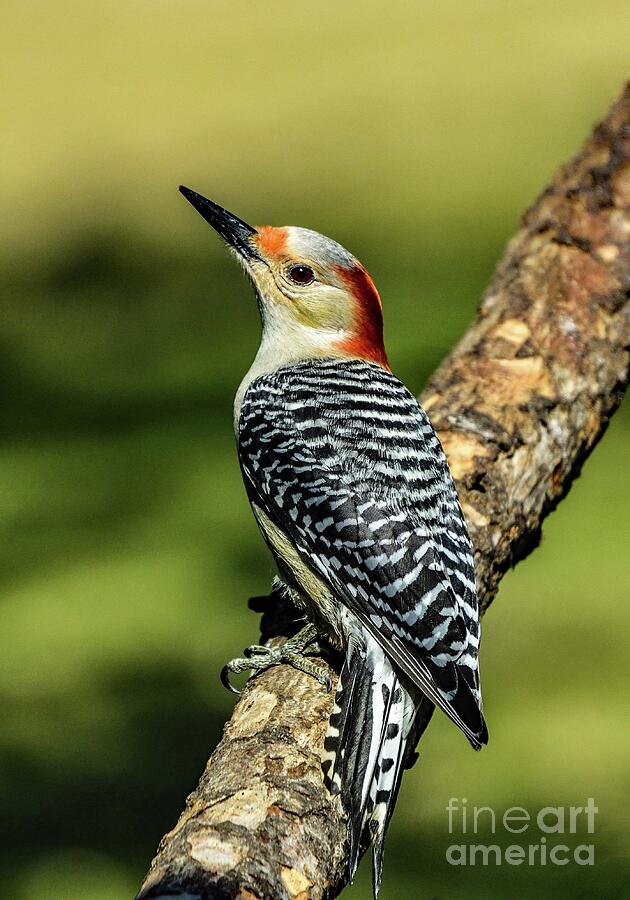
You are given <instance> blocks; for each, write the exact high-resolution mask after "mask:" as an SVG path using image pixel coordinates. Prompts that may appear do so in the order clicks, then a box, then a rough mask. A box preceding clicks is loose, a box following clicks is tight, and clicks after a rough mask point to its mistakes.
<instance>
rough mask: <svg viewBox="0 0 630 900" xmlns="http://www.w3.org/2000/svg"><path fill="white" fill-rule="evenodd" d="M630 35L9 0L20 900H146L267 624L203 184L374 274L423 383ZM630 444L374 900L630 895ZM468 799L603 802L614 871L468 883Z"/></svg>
mask: <svg viewBox="0 0 630 900" xmlns="http://www.w3.org/2000/svg"><path fill="white" fill-rule="evenodd" d="M629 38H630V5H629V4H628V3H627V0H620V2H604V3H600V4H593V3H591V2H583V0H572V2H566V0H562V2H556V3H549V2H521V3H504V2H498V0H485V2H484V0H474V2H466V3H462V2H455V0H440V2H437V0H436V2H417V3H409V2H402V0H394V2H390V3H388V4H384V3H375V2H372V0H369V2H366V0H363V2H361V3H359V2H341V3H339V2H337V3H333V2H320V3H317V4H296V3H289V2H284V0H282V2H275V0H272V2H267V3H252V2H244V0H237V2H231V3H217V2H212V0H203V2H201V0H178V2H165V0H152V2H148V0H144V2H140V0H126V2H121V0H118V2H110V3H107V4H105V3H96V2H90V0H87V2H86V0H83V2H60V0H47V2H35V0H32V2H24V0H4V3H3V11H2V37H1V38H0V41H1V44H2V48H1V49H2V52H1V53H0V69H1V70H2V76H3V77H2V84H3V90H2V93H1V94H0V108H1V109H2V123H3V128H2V141H1V144H0V154H1V165H0V184H1V190H2V196H3V211H4V212H3V215H2V217H1V218H0V271H1V273H2V282H3V288H2V297H3V302H2V321H1V333H0V341H1V345H2V355H1V360H2V361H1V366H2V383H3V386H4V392H5V393H4V401H3V407H4V412H3V416H2V426H1V427H2V436H1V445H0V453H1V457H2V465H1V478H2V487H1V492H2V522H1V525H2V542H1V544H0V557H1V571H0V577H1V579H2V595H1V599H0V660H1V663H0V703H1V710H2V728H1V729H0V791H1V796H2V802H3V814H2V820H1V824H0V828H1V829H2V837H1V840H0V868H1V873H0V883H1V884H2V886H3V888H2V893H3V896H6V897H10V898H16V900H31V898H33V900H34V898H37V900H79V898H88V900H92V898H93V900H118V898H124V897H130V896H132V894H133V893H134V891H135V890H136V889H137V887H138V885H139V883H140V881H141V879H142V876H143V874H144V872H145V870H146V867H147V865H148V862H149V860H150V858H151V856H152V854H153V852H154V850H155V847H156V845H157V842H158V840H159V838H160V836H161V835H162V833H163V832H164V831H165V830H167V829H168V828H169V827H171V826H172V825H173V824H174V822H175V820H176V818H177V815H178V813H179V811H180V808H181V806H182V802H183V800H184V797H185V796H186V794H187V792H188V791H190V790H191V789H192V788H193V786H194V785H195V783H196V780H197V777H198V775H199V774H200V772H201V771H202V768H203V765H204V762H205V760H206V757H207V755H208V753H209V751H210V750H211V749H212V747H213V746H214V744H215V742H216V741H217V739H218V737H219V735H220V732H221V727H222V723H223V722H224V720H225V718H226V716H227V715H228V714H229V712H230V709H231V707H232V698H231V697H230V696H229V695H228V694H227V693H226V692H225V691H224V690H223V689H222V688H221V687H220V685H219V682H218V671H219V668H220V666H221V665H222V663H223V661H224V660H225V659H227V658H229V657H232V656H235V655H237V654H238V653H239V652H240V650H241V649H242V647H243V646H244V644H245V643H248V642H250V641H251V640H252V639H254V638H255V637H256V634H257V619H256V617H255V616H254V615H253V614H252V613H249V612H248V611H247V607H246V600H247V598H248V597H249V596H250V595H252V594H257V593H261V592H264V591H265V589H266V587H267V585H268V582H269V579H270V576H271V573H272V568H271V564H270V560H269V557H268V555H267V553H266V551H265V549H264V547H263V544H262V541H261V539H260V538H259V536H258V533H257V530H256V527H255V525H254V522H253V519H252V517H251V514H250V512H249V509H248V506H247V503H246V500H245V496H244V491H243V489H242V487H241V483H240V476H239V471H238V467H237V462H236V457H235V453H234V448H233V439H232V432H231V400H232V396H233V394H234V391H235V389H236V386H237V384H238V382H239V380H240V377H241V375H242V374H243V372H244V371H245V370H246V368H247V367H248V365H249V362H250V360H251V358H252V356H253V354H254V352H255V349H256V345H257V340H258V321H257V314H256V309H255V304H254V302H253V299H252V296H251V294H250V291H249V288H248V287H247V285H246V284H245V282H244V279H243V278H242V276H241V275H240V273H239V271H238V270H237V267H236V266H235V265H234V263H233V262H232V261H231V260H230V259H229V257H228V255H227V254H226V252H225V251H224V249H223V247H222V246H221V244H220V241H219V239H218V238H217V237H216V235H215V234H214V233H212V231H211V229H210V228H209V227H208V226H207V225H205V224H204V223H203V222H202V220H201V219H200V218H199V216H198V215H197V214H196V213H195V212H194V211H193V210H192V209H191V208H190V207H189V206H188V204H187V203H186V202H185V201H184V200H183V199H182V197H180V196H179V194H178V193H177V185H178V184H179V182H180V181H183V182H184V183H185V184H188V185H190V186H191V187H193V188H196V189H197V190H200V191H201V192H203V193H205V194H206V195H208V196H210V197H212V198H214V199H216V200H217V201H218V202H220V203H222V204H224V205H226V206H227V207H228V208H230V209H233V210H234V211H235V212H236V213H237V214H239V215H241V216H242V217H243V218H246V219H248V220H249V221H252V222H254V223H261V222H268V223H272V224H299V225H305V226H309V227H312V228H315V229H317V230H320V231H322V232H324V233H326V234H329V235H331V236H333V237H335V238H337V239H338V240H340V241H341V242H342V243H344V244H346V245H347V246H348V247H349V248H350V249H351V250H353V251H354V252H355V253H356V254H357V255H358V256H359V258H360V259H361V260H362V261H363V262H364V263H365V264H366V265H367V267H368V268H369V270H370V271H371V273H372V275H373V276H374V278H375V280H376V282H377V284H378V286H379V288H380V291H381V295H382V297H383V300H384V304H385V309H386V328H387V339H388V346H389V351H390V358H391V360H392V363H393V366H394V368H395V370H396V372H397V373H398V374H399V375H400V376H401V377H402V378H403V379H404V380H406V381H407V382H408V384H409V385H410V386H411V387H412V388H413V389H416V390H419V389H420V388H421V387H422V385H423V383H424V381H425V380H426V378H427V376H428V375H429V373H430V372H431V371H432V369H433V368H434V367H435V366H436V365H437V363H438V362H439V360H440V359H441V358H442V357H443V355H444V354H445V353H446V352H447V351H448V349H449V347H450V346H451V345H452V343H453V342H454V341H455V340H456V339H457V338H458V337H459V335H460V334H461V333H462V331H463V330H464V329H465V327H466V324H467V322H468V321H469V320H470V318H471V316H472V315H473V313H474V310H475V306H476V304H477V302H478V299H479V296H480V293H481V291H482V289H483V287H484V285H485V284H486V283H487V281H488V279H489V277H490V275H491V272H492V269H493V267H494V265H495V262H496V260H497V258H498V257H499V255H500V253H501V249H502V247H503V245H504V243H505V241H506V240H507V239H508V237H509V236H510V235H511V233H512V232H513V231H514V229H515V227H516V223H517V220H518V216H519V214H520V213H521V212H522V210H523V209H524V208H525V206H526V205H527V204H528V203H529V202H530V201H531V200H532V199H533V198H534V197H535V195H536V194H537V193H538V192H539V191H540V190H541V189H542V187H543V186H544V185H545V183H546V182H547V181H548V179H549V178H550V176H551V174H552V173H553V171H554V169H555V168H556V167H557V165H558V164H559V163H560V162H562V161H563V160H564V159H566V158H567V156H568V155H570V154H571V153H573V152H574V151H575V150H576V149H577V148H578V146H579V145H580V143H581V141H582V139H583V137H584V136H585V135H586V133H587V132H588V130H589V128H590V126H591V124H592V123H593V121H594V120H596V119H598V118H599V117H601V116H602V115H603V113H604V112H605V110H606V108H607V106H608V104H609V102H611V101H612V99H613V98H614V96H615V95H616V93H617V92H618V90H619V88H620V86H621V83H622V81H623V79H624V77H625V76H626V73H627V70H628V63H629V59H630V57H629V53H628V49H629V47H630V41H629ZM629 437H630V416H629V414H628V411H627V409H626V411H625V412H624V410H623V409H622V410H621V412H620V413H619V414H618V415H617V417H616V418H615V420H614V422H613V424H612V425H611V428H610V430H609V432H608V434H607V435H606V437H605V439H604V440H603V442H602V444H601V445H600V446H599V447H598V448H597V450H596V452H595V454H594V456H593V458H592V459H591V460H589V461H588V463H587V465H586V467H585V470H584V473H583V476H582V478H581V479H580V480H579V482H578V483H577V484H576V485H575V486H574V488H573V490H572V492H571V494H570V496H569V498H568V499H567V500H566V501H565V502H564V503H563V504H562V505H561V507H560V509H559V510H558V511H557V512H556V513H554V515H553V516H552V517H551V519H550V520H549V522H548V524H547V527H546V530H545V540H544V543H543V545H542V547H541V548H540V549H539V550H537V551H536V552H535V553H534V554H533V556H532V557H531V558H530V559H529V560H527V561H526V562H525V563H523V564H522V565H520V566H519V567H518V569H517V571H515V572H514V573H512V574H510V576H509V577H507V578H506V579H505V582H504V584H503V586H502V589H501V592H500V594H499V597H498V599H497V601H496V603H495V604H494V606H493V607H492V609H491V611H490V613H489V615H488V616H487V618H486V620H485V637H484V644H483V650H482V670H483V677H484V688H485V698H486V706H487V714H488V720H489V724H490V731H491V741H490V745H489V747H488V748H487V749H486V750H484V752H483V753H481V754H479V755H477V754H474V753H472V752H471V751H470V749H469V747H468V746H467V744H466V742H465V741H464V740H463V739H462V738H461V736H459V735H458V734H457V733H456V732H455V730H454V729H453V727H452V726H451V725H450V724H449V723H448V722H447V721H446V719H445V717H442V716H437V717H436V719H435V721H434V723H433V725H432V727H431V729H430V732H429V733H428V735H427V737H426V740H425V741H424V742H423V748H422V749H423V756H422V759H421V762H420V764H418V765H417V766H416V768H415V769H414V770H413V771H412V772H411V773H410V774H409V775H408V776H407V777H406V778H405V782H404V785H403V790H402V793H401V797H400V801H399V804H398V809H397V813H396V815H395V817H394V820H393V824H392V826H391V829H390V835H389V839H388V847H387V852H386V859H385V873H384V880H383V894H382V896H383V898H385V900H387V898H414V897H426V898H438V897H439V898H445V900H450V898H464V897H466V898H479V900H481V898H487V897H493V898H494V897H496V898H528V897H537V898H542V897H545V898H546V897H552V896H553V897H561V898H564V897H566V898H569V897H571V898H576V897H585V898H586V897H589V898H590V897H598V898H608V897H616V898H617V897H620V896H624V895H625V896H630V893H629V891H630V888H629V887H628V884H629V879H630V873H629V871H628V865H627V864H628V845H627V835H628V828H629V825H630V822H629V816H628V794H629V791H628V789H629V787H630V766H629V765H628V759H629V751H630V741H629V734H628V699H627V674H626V673H627V661H628V656H629V649H630V648H629V642H628V632H629V626H630V605H629V604H628V602H627V600H628V590H629V588H630V565H629V562H628V547H629V541H630V516H629V513H628V509H629V504H630V483H629V480H628V477H627V449H626V448H627V445H628V439H629ZM450 797H457V798H463V797H466V798H467V800H468V804H469V805H473V804H477V805H491V806H493V807H494V808H495V809H496V810H497V811H498V812H499V813H500V812H501V811H502V810H503V809H505V808H506V807H509V806H512V805H520V806H525V807H527V808H528V809H530V810H532V811H536V809H537V808H539V807H541V806H546V805H559V804H567V805H568V804H574V805H582V804H583V803H584V802H585V800H586V798H587V797H594V798H595V800H596V802H597V804H598V806H599V810H600V812H599V815H598V817H597V822H596V834H595V835H594V841H595V844H596V865H595V866H594V867H593V868H585V867H580V866H577V865H575V864H574V863H571V864H570V865H567V866H565V867H557V866H553V865H547V866H545V867H542V866H535V867H531V868H530V867H528V866H521V867H519V868H516V867H512V866H506V865H503V866H501V867H496V866H489V867H483V866H480V865H478V866H476V867H474V868H472V867H466V868H453V867H450V866H449V865H448V864H447V863H446V861H445V852H446V848H447V847H448V845H449V844H451V843H453V842H456V843H457V842H458V841H457V840H456V838H457V835H455V836H449V834H448V820H447V816H446V812H445V806H446V804H447V802H448V799H449V798H450ZM497 837H498V838H499V839H500V842H501V841H502V842H503V843H512V842H513V840H512V841H510V840H505V834H504V835H503V836H501V835H498V836H497ZM508 837H509V835H508ZM580 840H581V839H579V836H569V838H568V841H567V842H568V843H569V844H571V845H572V846H573V845H575V843H579V842H580ZM537 841H538V835H537V834H536V835H535V836H534V837H533V839H532V841H531V842H534V843H536V842H537ZM480 842H482V843H488V842H492V838H491V836H487V835H486V836H483V835H481V836H480ZM522 842H523V843H529V842H530V840H523V841H522ZM624 891H625V894H624ZM345 896H347V897H348V898H349V900H352V898H353V900H360V898H368V897H369V896H370V890H369V866H362V868H361V871H360V874H359V877H358V878H357V881H356V883H355V885H354V887H352V888H351V889H349V890H348V891H347V894H346V895H345Z"/></svg>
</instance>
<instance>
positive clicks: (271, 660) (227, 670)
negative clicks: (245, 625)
mask: <svg viewBox="0 0 630 900" xmlns="http://www.w3.org/2000/svg"><path fill="white" fill-rule="evenodd" d="M317 638H318V633H317V629H316V628H315V626H314V625H312V624H308V625H306V626H305V627H304V628H302V630H301V631H298V633H297V634H296V635H295V636H294V637H292V638H289V640H288V641H285V642H284V644H282V645H281V646H280V647H265V646H263V645H262V644H252V645H251V647H246V648H245V650H243V656H241V657H238V658H237V659H232V660H230V662H228V663H226V664H225V665H224V666H223V669H222V670H221V681H222V682H223V684H224V685H225V687H226V688H227V689H228V691H232V693H233V694H240V693H241V692H240V691H239V690H237V689H236V688H235V687H234V685H233V684H232V683H231V682H230V674H231V673H232V674H237V673H239V672H247V671H251V672H252V674H255V673H257V672H263V671H264V670H265V669H268V668H270V666H278V665H280V664H281V663H286V664H287V665H289V666H293V668H294V669H298V670H299V671H300V672H306V673H307V675H312V676H313V678H315V679H316V680H317V681H319V683H320V684H323V685H324V687H325V688H326V690H327V691H330V690H332V680H331V678H330V675H329V674H328V672H327V671H326V669H324V668H322V667H321V666H318V665H316V663H314V662H313V661H312V660H310V659H308V658H307V653H309V654H316V653H320V652H321V648H320V646H319V644H318V643H317ZM307 648H308V650H307Z"/></svg>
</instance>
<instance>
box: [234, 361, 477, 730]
mask: <svg viewBox="0 0 630 900" xmlns="http://www.w3.org/2000/svg"><path fill="white" fill-rule="evenodd" d="M326 364H329V365H331V366H332V367H333V369H332V371H333V372H334V373H335V377H336V378H337V381H334V379H333V378H331V376H330V374H329V375H328V377H323V376H325V375H326V372H325V366H326ZM313 368H315V369H317V370H318V373H317V374H318V377H317V378H315V380H314V381H312V379H313ZM366 368H367V369H368V370H377V371H376V372H374V371H368V373H367V376H366V373H365V371H364V370H365V369H366ZM368 376H369V377H368ZM311 382H312V383H311ZM377 382H380V384H377ZM366 385H367V387H366ZM342 387H343V388H344V389H345V393H344V392H343V391H342V394H341V396H342V397H343V398H344V402H345V405H346V408H345V410H344V411H343V415H339V414H338V413H339V410H337V409H336V405H335V404H337V403H338V400H337V398H338V397H339V395H340V390H341V388H342ZM392 398H393V399H392ZM368 399H369V401H370V404H371V406H370V408H369V414H367V415H366V410H367V401H368ZM394 400H395V401H396V406H394V405H393V404H394ZM360 401H364V406H365V409H364V410H363V411H361V410H360V409H359V407H360ZM379 404H380V406H379ZM380 407H383V409H381V417H380V424H379V422H376V421H373V420H374V410H375V409H376V418H377V419H378V418H379V417H378V411H379V409H380ZM385 407H389V419H387V418H383V417H384V416H385V417H386V412H385ZM393 408H395V410H396V412H395V417H396V421H397V422H398V425H400V423H402V425H403V426H404V428H403V431H404V432H405V433H404V434H402V432H401V434H399V435H398V440H397V441H396V443H395V444H393V443H392V440H389V443H388V441H387V440H386V438H385V436H386V434H389V435H390V436H391V434H392V429H393V425H392V423H393V422H394V418H393V416H394V413H392V409H393ZM418 411H419V412H418ZM423 416H424V414H423V413H422V411H421V410H420V409H419V407H418V405H417V402H416V401H415V400H414V399H413V397H411V395H410V394H409V393H408V392H407V391H406V389H405V388H404V387H403V386H402V385H401V384H400V382H398V381H397V380H396V379H394V378H393V376H391V375H389V374H388V373H385V372H383V371H382V370H380V369H378V367H376V366H369V364H366V363H359V362H358V361H348V362H344V363H339V362H338V361H335V362H334V364H333V363H332V362H331V361H321V362H320V363H319V365H317V364H310V365H309V366H308V367H307V366H305V365H298V366H293V367H290V368H287V369H285V370H279V372H276V373H274V374H273V375H267V376H263V377H262V378H260V379H257V381H255V382H254V383H253V384H252V385H251V386H250V388H249V390H248V392H247V394H246V396H245V399H244V402H243V406H242V409H241V417H240V423H239V450H240V459H241V465H242V469H243V475H244V478H245V483H246V487H247V490H248V493H249V496H250V499H251V500H252V502H253V503H255V504H256V505H257V506H258V507H259V508H261V509H262V510H263V511H264V513H265V514H266V515H267V516H268V517H269V518H270V519H271V521H272V522H273V523H274V524H275V525H276V526H277V527H278V528H280V529H281V530H282V531H283V532H284V533H285V534H286V535H287V536H288V537H289V538H290V540H291V542H292V544H293V545H294V546H295V548H296V550H297V551H298V553H299V555H300V558H301V559H302V560H303V561H304V562H306V564H307V565H308V566H309V567H310V569H311V570H312V571H314V572H315V573H316V574H317V575H318V576H319V577H320V578H321V579H322V580H323V581H324V582H325V583H326V584H327V585H328V586H329V587H330V589H331V590H332V592H333V594H334V595H335V596H336V597H337V598H338V599H339V600H340V601H341V602H342V603H344V604H345V605H346V606H347V607H348V608H349V609H350V610H352V612H353V613H354V614H355V615H356V617H357V618H358V619H359V621H360V622H361V623H362V624H363V626H364V627H365V628H366V629H367V630H368V631H369V632H370V633H371V634H372V635H373V636H374V638H375V639H376V640H377V641H378V642H379V644H380V645H381V646H382V647H383V649H384V650H385V652H386V653H387V654H388V656H389V657H390V658H391V660H392V662H393V663H394V664H395V665H397V666H398V668H399V669H400V670H401V671H402V672H404V673H405V674H406V675H407V676H408V677H409V678H410V679H411V680H412V681H413V682H414V683H415V684H416V685H417V686H418V687H419V688H420V689H421V690H422V691H423V692H424V693H425V694H426V696H428V697H429V698H430V699H431V700H432V701H433V702H434V703H435V704H436V705H438V706H440V707H441V708H442V709H443V710H444V712H446V714H447V715H448V716H449V717H450V718H451V719H452V720H453V721H454V722H455V723H456V724H457V725H458V726H459V727H460V728H461V729H462V731H463V732H464V733H465V734H466V735H467V737H468V738H469V740H470V741H471V743H472V744H473V745H474V746H477V747H478V746H479V745H480V744H481V743H483V742H485V740H486V739H487V732H486V729H485V723H484V721H483V716H482V713H481V710H480V695H479V687H478V684H479V683H478V669H477V647H478V634H479V631H478V615H477V605H476V595H475V592H474V583H473V582H472V560H471V558H470V544H469V542H468V538H467V533H466V529H465V525H464V523H463V519H461V521H460V518H461V510H459V505H458V504H457V500H456V496H455V495H454V489H452V482H451V479H450V475H449V474H448V468H447V466H446V461H445V459H444V458H443V453H442V451H441V448H440V447H439V441H437V438H436V437H435V435H434V433H433V430H432V429H431V426H430V424H428V420H426V417H424V418H423ZM397 427H398V426H397ZM427 428H428V430H427ZM431 435H432V436H433V439H434V441H435V444H433V443H432V440H431V439H430V438H431ZM438 450H439V452H438ZM440 454H441V456H440ZM398 457H400V459H399V460H398V461H399V462H400V463H401V465H400V466H398V465H395V464H394V463H395V462H396V461H397V458H398ZM403 459H404V461H405V465H403V463H402V461H403ZM411 463H413V467H412V466H411ZM405 466H407V469H405ZM412 468H413V471H414V472H415V473H416V476H417V477H416V478H415V481H414V479H413V478H411V477H410V475H409V472H411V471H412ZM449 486H450V488H451V489H452V490H453V497H450V496H449ZM453 502H454V503H455V506H453ZM462 535H463V538H462Z"/></svg>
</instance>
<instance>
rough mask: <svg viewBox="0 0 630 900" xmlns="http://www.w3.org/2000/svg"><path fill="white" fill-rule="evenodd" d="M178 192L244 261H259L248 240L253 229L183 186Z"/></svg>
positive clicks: (216, 204)
mask: <svg viewBox="0 0 630 900" xmlns="http://www.w3.org/2000/svg"><path fill="white" fill-rule="evenodd" d="M179 190H180V191H181V193H182V194H183V195H184V197H185V198H186V199H187V200H188V202H189V203H192V205H193V206H194V207H195V209H196V210H197V212H198V213H200V214H201V215H202V216H203V217H204V219H205V220H206V222H208V223H209V224H210V225H212V227H213V228H214V230H215V231H218V232H219V234H220V235H221V237H222V238H223V240H224V241H226V243H228V244H229V245H230V247H233V248H234V249H235V250H236V251H237V252H238V253H240V254H241V256H243V257H245V258H246V259H259V256H258V254H257V253H256V251H255V250H254V248H253V247H252V245H251V243H250V240H249V239H250V238H251V237H252V235H254V234H256V233H257V232H256V229H255V228H252V226H251V225H248V224H247V222H243V220H242V219H239V218H238V217H237V216H235V215H233V214H232V213H231V212H228V211H227V209H223V207H222V206H219V204H218V203H213V202H212V200H207V199H206V198H205V197H202V196H201V194H197V193H196V192H195V191H191V190H190V188H187V187H184V185H183V184H180V186H179Z"/></svg>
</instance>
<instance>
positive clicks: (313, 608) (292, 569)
mask: <svg viewBox="0 0 630 900" xmlns="http://www.w3.org/2000/svg"><path fill="white" fill-rule="evenodd" d="M252 509H253V512H254V516H255V517H256V521H257V522H258V526H259V527H260V530H261V531H262V533H263V536H264V538H265V540H266V541H267V544H268V545H269V547H270V548H271V551H272V553H273V555H274V556H275V558H276V561H277V563H278V567H279V569H280V573H281V575H283V576H285V578H286V579H287V580H288V581H289V582H290V584H289V588H290V589H292V590H291V598H292V600H293V601H294V602H295V604H296V606H298V607H299V608H300V609H301V610H303V611H304V613H306V615H307V616H308V617H309V618H310V619H311V620H312V621H313V622H314V623H315V625H316V626H317V627H318V629H319V630H321V631H323V632H326V633H328V635H329V637H330V638H332V640H333V642H334V643H339V644H342V645H344V644H345V643H346V639H347V633H348V624H349V623H348V617H349V616H350V615H351V613H349V611H348V610H346V609H345V607H344V606H343V604H342V603H340V602H339V600H337V599H336V597H335V596H334V594H333V593H332V592H331V590H330V588H329V587H328V586H327V585H326V584H325V583H324V582H323V581H322V579H321V578H320V577H319V576H318V575H316V574H315V572H313V570H312V569H311V568H310V566H308V565H306V563H305V562H304V561H303V560H302V558H301V557H300V555H299V553H298V552H297V550H296V549H295V547H294V546H293V544H292V542H291V541H290V540H289V538H288V537H287V536H286V534H285V533H284V532H283V531H282V529H280V528H278V526H277V525H275V524H274V523H273V522H272V521H271V519H270V518H269V516H267V515H266V513H264V512H263V510H262V509H261V508H260V507H259V506H257V505H256V504H255V503H252Z"/></svg>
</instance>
